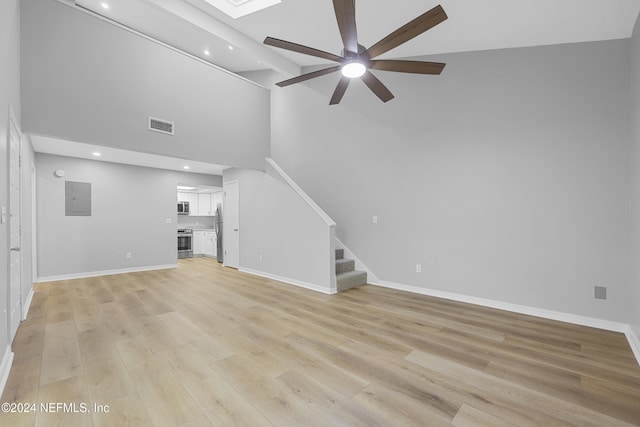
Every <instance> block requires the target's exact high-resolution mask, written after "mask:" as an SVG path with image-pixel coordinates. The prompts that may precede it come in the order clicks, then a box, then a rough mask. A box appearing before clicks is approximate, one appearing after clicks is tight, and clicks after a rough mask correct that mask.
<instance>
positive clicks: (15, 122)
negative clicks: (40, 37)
mask: <svg viewBox="0 0 640 427" xmlns="http://www.w3.org/2000/svg"><path fill="white" fill-rule="evenodd" d="M7 124H8V128H7V190H8V193H7V196H8V197H7V206H8V218H9V221H8V223H7V225H8V230H7V231H8V234H7V276H8V277H7V307H6V309H7V317H6V319H7V340H8V342H9V343H11V342H13V338H14V337H15V335H13V334H12V331H13V327H14V325H13V324H12V318H11V309H12V308H13V303H12V300H11V298H12V295H11V276H12V274H11V273H12V269H11V224H12V222H13V221H15V220H17V221H18V230H19V234H20V236H19V240H18V242H19V243H18V244H19V245H22V170H21V169H22V166H21V164H20V163H21V158H22V140H23V135H22V130H21V129H20V126H18V120H17V119H16V116H15V113H14V112H13V108H11V106H9V120H8V123H7ZM12 127H13V128H15V130H16V133H17V134H18V215H17V217H16V218H15V219H14V217H13V216H12V215H11V212H12V209H13V207H12V206H11V128H12ZM18 257H19V260H20V261H19V266H18V277H19V279H18V280H19V282H20V283H19V287H18V289H19V290H18V298H19V301H18V305H17V306H18V307H19V308H18V309H19V310H20V312H19V313H18V319H20V320H19V321H18V327H19V326H20V323H21V322H22V320H23V295H22V280H23V277H22V276H23V275H22V263H23V262H24V255H23V253H22V248H21V250H20V252H18ZM15 329H16V332H17V330H18V328H17V327H16V328H15Z"/></svg>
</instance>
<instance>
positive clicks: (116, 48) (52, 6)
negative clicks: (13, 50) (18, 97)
mask: <svg viewBox="0 0 640 427" xmlns="http://www.w3.org/2000/svg"><path fill="white" fill-rule="evenodd" d="M23 9H24V13H23V21H22V24H23V25H22V26H23V28H22V39H23V40H22V47H23V52H22V54H23V57H22V65H23V66H22V68H23V74H22V78H23V85H22V89H23V93H22V97H23V98H22V99H23V104H24V131H25V132H30V133H34V134H40V135H47V136H53V137H57V138H62V139H68V140H72V141H78V142H85V143H92V144H99V145H105V146H112V147H117V148H124V149H129V150H134V151H140V152H148V153H156V154H162V155H168V156H175V157H180V158H185V159H191V160H199V161H204V162H212V163H217V164H223V165H230V166H238V167H245V168H257V169H259V168H261V167H262V166H263V162H264V158H265V157H266V156H268V155H269V91H268V90H266V89H264V88H261V87H259V86H257V85H255V84H252V83H248V82H246V81H245V80H243V79H241V78H239V77H237V76H233V75H231V74H229V73H226V72H223V71H221V70H219V69H216V68H214V67H211V66H209V65H205V64H204V63H202V62H200V61H197V60H195V59H192V58H190V57H187V56H185V55H183V54H180V53H178V52H175V51H173V50H171V49H169V48H166V47H164V46H161V45H159V44H156V43H154V42H152V41H150V40H147V39H145V38H143V37H140V36H137V35H135V34H132V33H131V32H128V31H126V30H123V29H121V28H118V27H116V26H114V25H111V24H109V23H106V22H104V21H102V20H100V19H97V18H94V17H92V16H89V15H87V14H85V13H82V12H80V11H78V10H75V9H72V8H70V7H68V6H65V5H63V4H61V3H59V2H57V1H55V0H38V1H25V2H23ZM148 116H154V117H158V118H161V119H166V120H170V121H174V122H175V132H176V134H175V136H173V137H171V136H167V135H162V134H159V133H156V132H149V131H148V130H147V117H148Z"/></svg>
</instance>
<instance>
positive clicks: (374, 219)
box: [373, 215, 378, 224]
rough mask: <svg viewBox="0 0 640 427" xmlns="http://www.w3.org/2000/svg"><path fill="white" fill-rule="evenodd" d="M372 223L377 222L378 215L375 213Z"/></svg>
mask: <svg viewBox="0 0 640 427" xmlns="http://www.w3.org/2000/svg"><path fill="white" fill-rule="evenodd" d="M373 223H374V224H377V223H378V216H377V215H374V216H373Z"/></svg>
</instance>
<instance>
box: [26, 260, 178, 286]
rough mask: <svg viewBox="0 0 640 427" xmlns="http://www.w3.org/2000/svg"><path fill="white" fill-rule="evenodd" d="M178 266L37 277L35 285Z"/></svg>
mask: <svg viewBox="0 0 640 427" xmlns="http://www.w3.org/2000/svg"><path fill="white" fill-rule="evenodd" d="M177 267H178V264H165V265H150V266H146V267H131V268H119V269H115V270H102V271H88V272H85V273H72V274H61V275H59V276H44V277H38V280H36V283H43V282H57V281H59V280H72V279H84V278H87V277H98V276H110V275H112V274H124V273H138V272H141V271H153V270H168V269H170V268H177Z"/></svg>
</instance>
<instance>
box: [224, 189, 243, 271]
mask: <svg viewBox="0 0 640 427" xmlns="http://www.w3.org/2000/svg"><path fill="white" fill-rule="evenodd" d="M223 187H224V202H223V203H222V206H223V208H224V216H223V218H222V221H223V222H222V246H223V249H224V257H223V261H224V266H225V267H233V268H238V267H239V266H240V230H239V228H240V227H239V225H240V215H239V211H240V208H239V204H240V197H239V191H238V181H231V182H227V183H225V184H224V186H223Z"/></svg>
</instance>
